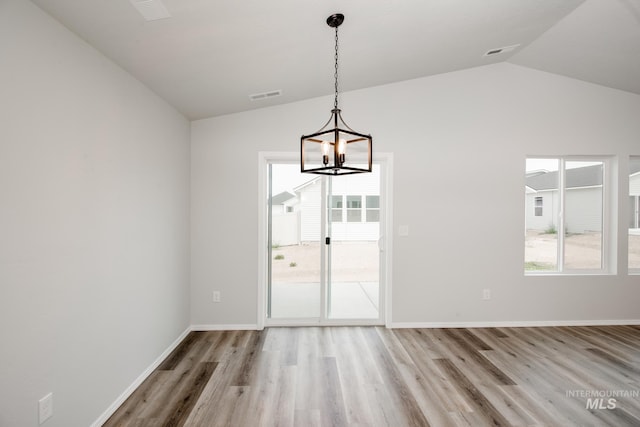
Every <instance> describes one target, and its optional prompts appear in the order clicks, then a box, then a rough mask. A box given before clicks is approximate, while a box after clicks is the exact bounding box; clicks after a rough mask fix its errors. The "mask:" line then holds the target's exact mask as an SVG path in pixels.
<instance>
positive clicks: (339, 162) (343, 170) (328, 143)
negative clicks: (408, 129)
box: [300, 13, 373, 176]
mask: <svg viewBox="0 0 640 427" xmlns="http://www.w3.org/2000/svg"><path fill="white" fill-rule="evenodd" d="M343 22H344V15H343V14H341V13H336V14H333V15H331V16H329V17H328V18H327V25H329V26H330V27H331V28H335V31H336V36H335V39H336V46H335V73H334V81H335V97H334V101H333V109H332V110H331V117H330V118H329V121H328V122H327V123H326V124H325V125H324V126H323V127H322V128H321V129H320V130H318V131H317V132H314V133H312V134H310V135H303V136H302V137H301V138H300V171H301V172H305V173H315V174H321V175H334V176H335V175H348V174H354V173H363V172H371V165H372V146H373V139H372V138H371V135H366V134H363V133H359V132H356V131H354V130H353V129H351V128H350V127H349V126H347V124H346V123H345V122H344V120H343V119H342V114H341V110H340V109H339V108H338V27H339V26H340V25H341V24H342V23H343Z"/></svg>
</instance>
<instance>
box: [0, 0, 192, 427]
mask: <svg viewBox="0 0 640 427" xmlns="http://www.w3.org/2000/svg"><path fill="white" fill-rule="evenodd" d="M189 132H190V129H189V123H188V121H187V120H185V119H184V117H182V116H181V115H180V114H178V113H177V112H176V111H175V110H174V109H173V108H171V107H169V106H168V105H167V104H166V103H165V102H164V101H162V100H161V99H159V98H158V97H157V96H155V95H154V94H153V93H151V92H150V91H149V90H148V89H147V88H146V87H144V86H143V85H141V84H140V83H138V82H137V81H135V80H134V79H133V78H132V77H131V76H129V75H128V74H127V73H125V72H124V71H122V70H121V69H120V68H118V67H116V66H115V65H114V64H113V63H111V62H110V61H109V60H107V59H106V58H105V57H103V56H102V55H100V54H99V53H97V52H96V51H95V50H94V49H93V48H91V47H89V46H88V45H87V44H86V43H84V42H82V41H81V40H80V39H78V38H77V37H76V36H75V35H73V34H72V33H70V32H69V31H68V30H67V29H65V28H64V27H63V26H61V25H60V24H58V23H57V22H56V21H54V20H53V19H51V18H50V17H49V16H48V15H46V14H45V13H43V12H42V11H41V10H40V9H38V8H37V7H36V6H34V5H33V4H32V3H31V2H28V1H23V0H3V1H2V2H0V426H2V427H15V426H20V427H29V426H37V425H38V418H37V407H38V405H37V402H38V399H40V398H41V397H43V396H44V395H45V394H47V393H49V392H53V396H54V397H53V406H54V415H53V418H51V419H50V420H49V421H48V422H47V423H46V424H44V425H46V426H47V427H55V426H59V427H69V426H87V425H90V424H91V423H92V422H93V421H95V420H96V419H97V418H98V417H99V416H100V415H101V414H102V413H103V411H105V410H106V409H107V408H108V407H109V405H111V404H112V403H113V402H114V401H115V400H116V398H117V397H118V396H119V395H120V394H121V393H122V392H123V391H124V390H125V389H126V388H127V387H128V386H129V385H130V384H131V383H132V382H133V381H134V380H135V379H136V378H137V377H138V376H139V375H140V374H141V373H142V372H143V371H144V370H145V369H146V368H147V367H148V366H149V365H150V364H151V363H152V362H153V361H154V360H155V359H156V358H157V357H158V356H160V355H161V354H162V352H163V351H164V350H165V349H166V348H167V347H168V346H169V345H170V344H171V343H172V342H173V341H174V340H175V339H176V338H177V337H178V336H179V335H180V334H181V333H182V332H183V331H184V330H185V329H186V328H187V327H188V325H189V294H188V293H189V287H188V281H189V263H188V257H189V237H188V233H189V231H188V230H189V228H188V227H189Z"/></svg>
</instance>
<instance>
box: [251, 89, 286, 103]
mask: <svg viewBox="0 0 640 427" xmlns="http://www.w3.org/2000/svg"><path fill="white" fill-rule="evenodd" d="M280 95H282V91H281V90H272V91H269V92H263V93H254V94H253V95H249V99H250V100H252V101H260V100H262V99H268V98H275V97H277V96H280Z"/></svg>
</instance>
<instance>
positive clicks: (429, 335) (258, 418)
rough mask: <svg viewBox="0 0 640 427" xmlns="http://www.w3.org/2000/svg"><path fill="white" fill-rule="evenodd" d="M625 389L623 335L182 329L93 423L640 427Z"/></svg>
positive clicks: (638, 358) (590, 331)
mask: <svg viewBox="0 0 640 427" xmlns="http://www.w3.org/2000/svg"><path fill="white" fill-rule="evenodd" d="M639 393H640V327H636V326H609V327H555V328H493V329H395V330H391V329H385V328H380V327H324V328H270V329H266V330H264V331H224V332H193V333H191V334H189V335H188V336H187V338H186V339H185V340H184V341H183V342H182V343H181V344H180V346H179V347H178V348H177V349H176V350H175V351H174V352H173V353H172V354H171V355H170V356H169V357H168V358H167V359H166V360H165V361H164V362H163V363H162V365H161V366H160V367H158V369H157V370H156V371H155V372H153V373H152V374H151V375H150V376H149V378H148V379H147V380H146V381H145V382H144V383H143V384H142V385H141V386H140V387H139V388H138V390H136V391H135V392H134V393H133V394H132V395H131V397H130V398H129V399H128V400H127V401H126V402H125V403H124V404H123V405H122V406H121V407H120V408H119V409H118V411H117V412H116V413H115V414H114V415H113V416H112V417H111V418H110V419H109V420H108V422H107V423H106V424H105V426H182V425H186V426H233V427H243V426H301V427H307V426H392V427H403V426H473V427H478V426H616V427H618V426H640V396H639V395H638V394H639ZM600 394H603V396H602V399H603V400H597V399H600V397H601V396H600ZM614 394H617V395H615V396H614ZM589 398H591V400H589ZM594 398H595V399H594ZM609 399H615V401H610V400H609ZM594 402H595V403H594ZM587 406H590V407H587Z"/></svg>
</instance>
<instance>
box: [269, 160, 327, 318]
mask: <svg viewBox="0 0 640 427" xmlns="http://www.w3.org/2000/svg"><path fill="white" fill-rule="evenodd" d="M269 171H270V179H269V182H270V197H269V211H270V220H269V223H270V226H269V233H270V236H269V237H270V239H269V242H270V246H271V247H270V256H269V258H270V262H269V265H270V268H269V289H268V296H267V298H268V304H267V306H268V308H267V312H268V317H270V318H272V319H301V318H305V319H308V318H320V317H321V305H322V304H321V294H322V290H321V262H322V256H321V251H322V249H323V245H320V241H321V236H322V231H323V230H322V229H321V219H322V215H321V212H322V206H321V201H322V198H321V194H322V191H323V185H322V179H321V177H320V176H318V175H308V174H304V175H303V174H301V173H300V166H299V165H295V164H270V165H269Z"/></svg>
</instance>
